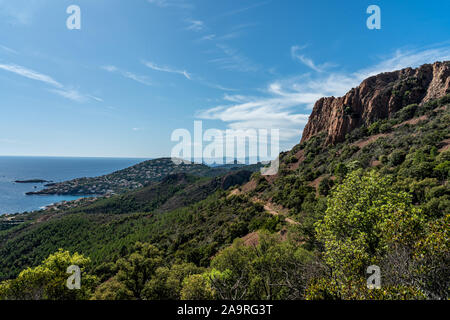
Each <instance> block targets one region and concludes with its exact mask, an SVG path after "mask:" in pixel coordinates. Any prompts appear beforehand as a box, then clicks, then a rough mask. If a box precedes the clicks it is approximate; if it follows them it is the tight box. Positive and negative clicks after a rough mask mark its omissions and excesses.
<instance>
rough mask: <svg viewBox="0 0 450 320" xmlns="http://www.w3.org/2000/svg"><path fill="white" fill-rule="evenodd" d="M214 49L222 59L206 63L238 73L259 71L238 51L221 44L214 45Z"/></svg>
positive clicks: (257, 67)
mask: <svg viewBox="0 0 450 320" xmlns="http://www.w3.org/2000/svg"><path fill="white" fill-rule="evenodd" d="M216 47H217V48H218V49H219V50H220V52H222V54H223V55H224V57H220V58H215V59H211V60H209V61H208V62H209V63H212V64H215V65H217V66H218V67H219V68H220V69H224V70H229V71H239V72H256V71H258V70H259V66H257V65H256V64H254V63H253V62H252V61H251V60H250V59H249V58H247V57H246V56H244V55H243V54H241V53H240V52H239V51H238V50H236V49H233V48H231V47H230V46H228V45H225V44H221V43H219V44H216Z"/></svg>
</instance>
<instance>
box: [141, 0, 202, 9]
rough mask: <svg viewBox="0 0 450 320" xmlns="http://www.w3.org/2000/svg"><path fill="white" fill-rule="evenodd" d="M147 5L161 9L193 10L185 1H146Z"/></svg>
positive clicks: (190, 4)
mask: <svg viewBox="0 0 450 320" xmlns="http://www.w3.org/2000/svg"><path fill="white" fill-rule="evenodd" d="M147 2H148V3H150V4H153V5H156V6H158V7H161V8H167V7H175V8H180V9H190V8H193V4H192V3H190V2H188V1H186V0H147Z"/></svg>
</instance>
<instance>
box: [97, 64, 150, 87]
mask: <svg viewBox="0 0 450 320" xmlns="http://www.w3.org/2000/svg"><path fill="white" fill-rule="evenodd" d="M101 68H102V69H103V70H106V71H108V72H111V73H118V74H120V75H122V76H123V77H125V78H128V79H131V80H134V81H136V82H139V83H141V84H144V85H147V86H151V85H152V83H151V82H150V80H149V79H148V77H146V76H140V75H137V74H135V73H133V72H129V71H124V70H121V69H119V68H117V67H116V66H111V65H110V66H103V67H101Z"/></svg>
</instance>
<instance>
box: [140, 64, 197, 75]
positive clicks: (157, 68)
mask: <svg viewBox="0 0 450 320" xmlns="http://www.w3.org/2000/svg"><path fill="white" fill-rule="evenodd" d="M142 63H143V64H144V65H145V66H146V67H147V68H150V69H152V70H155V71H160V72H168V73H175V74H180V75H182V76H184V77H185V78H186V79H188V80H191V79H192V78H191V75H190V74H189V73H188V72H187V71H186V70H177V69H174V68H171V67H167V66H159V65H156V64H155V63H153V62H148V61H143V62H142Z"/></svg>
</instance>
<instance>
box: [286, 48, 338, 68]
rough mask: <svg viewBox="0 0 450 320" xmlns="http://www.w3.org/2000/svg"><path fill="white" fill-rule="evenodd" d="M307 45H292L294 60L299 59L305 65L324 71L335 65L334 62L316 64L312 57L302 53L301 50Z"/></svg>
mask: <svg viewBox="0 0 450 320" xmlns="http://www.w3.org/2000/svg"><path fill="white" fill-rule="evenodd" d="M305 48H306V46H302V47H300V46H292V47H291V56H292V59H294V60H299V61H300V62H302V63H303V64H304V65H306V66H308V67H309V68H311V69H313V70H314V71H317V72H324V71H325V70H326V69H327V68H328V67H331V66H334V64H332V63H323V64H320V65H318V64H316V63H315V62H314V61H313V60H312V59H310V58H308V57H306V56H305V55H303V54H300V53H299V51H301V50H303V49H305Z"/></svg>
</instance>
